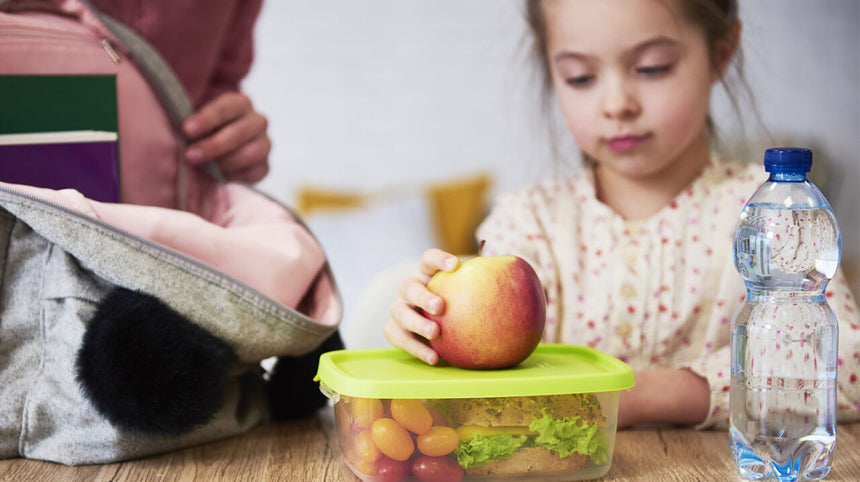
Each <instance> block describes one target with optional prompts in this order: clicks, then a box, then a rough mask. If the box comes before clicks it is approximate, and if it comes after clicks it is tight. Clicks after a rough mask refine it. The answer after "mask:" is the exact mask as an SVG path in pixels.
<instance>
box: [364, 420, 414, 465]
mask: <svg viewBox="0 0 860 482" xmlns="http://www.w3.org/2000/svg"><path fill="white" fill-rule="evenodd" d="M371 436H372V437H373V442H374V443H375V444H376V446H377V447H378V448H379V451H380V452H382V453H383V454H384V455H385V456H387V457H390V458H392V459H394V460H400V461H403V460H406V459H408V458H409V457H410V456H411V455H412V452H413V451H415V444H414V443H413V442H412V436H411V435H409V432H408V431H407V430H406V429H405V428H403V427H402V426H400V424H399V423H397V422H395V421H394V420H392V419H390V418H380V419H378V420H376V421H375V422H373V427H372V428H371Z"/></svg>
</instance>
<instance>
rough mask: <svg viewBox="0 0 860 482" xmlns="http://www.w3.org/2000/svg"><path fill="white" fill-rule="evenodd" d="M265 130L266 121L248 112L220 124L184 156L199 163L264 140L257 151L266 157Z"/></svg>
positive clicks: (260, 116) (192, 146)
mask: <svg viewBox="0 0 860 482" xmlns="http://www.w3.org/2000/svg"><path fill="white" fill-rule="evenodd" d="M266 129H268V120H267V119H266V118H265V117H263V116H262V115H260V114H258V113H256V112H250V113H247V114H246V115H243V116H242V117H239V118H236V119H232V120H230V121H228V122H227V123H225V124H222V125H221V126H220V127H219V128H218V129H217V130H215V131H214V132H213V133H211V134H209V135H207V136H206V137H203V138H201V139H198V140H197V141H195V142H194V143H193V144H191V145H190V146H188V149H187V150H186V151H185V155H186V157H187V158H188V160H189V161H190V162H192V163H200V162H204V161H208V160H213V159H216V158H218V157H220V156H223V155H225V154H228V153H230V152H233V151H238V150H239V149H241V148H242V147H243V146H245V145H246V144H249V143H252V142H254V141H257V140H262V139H265V140H266V142H265V143H264V144H265V145H264V144H261V146H260V149H258V150H260V151H261V152H263V151H264V152H265V154H266V155H268V145H267V144H268V138H267V137H266ZM262 148H265V149H262Z"/></svg>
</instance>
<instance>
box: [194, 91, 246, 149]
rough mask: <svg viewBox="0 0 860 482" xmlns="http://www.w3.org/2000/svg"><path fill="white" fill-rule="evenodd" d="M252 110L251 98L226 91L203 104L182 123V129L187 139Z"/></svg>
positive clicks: (216, 127) (203, 133) (209, 130)
mask: <svg viewBox="0 0 860 482" xmlns="http://www.w3.org/2000/svg"><path fill="white" fill-rule="evenodd" d="M253 110H254V107H253V105H252V104H251V99H250V98H248V96H246V95H244V94H241V93H238V92H227V93H225V94H222V95H220V96H218V97H216V98H215V99H213V100H212V101H211V102H209V103H208V104H206V105H204V106H203V107H201V108H200V110H198V111H197V112H195V113H194V114H192V115H190V116H188V118H187V119H185V121H184V122H183V123H182V130H183V131H184V133H185V135H186V137H188V138H189V139H196V138H198V137H200V136H203V135H206V134H209V133H212V132H214V131H216V130H218V129H220V128H221V126H223V125H224V124H227V123H229V122H232V121H234V120H235V119H238V118H240V117H242V116H244V115H246V114H247V113H249V112H252V111H253Z"/></svg>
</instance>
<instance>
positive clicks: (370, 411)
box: [350, 398, 383, 428]
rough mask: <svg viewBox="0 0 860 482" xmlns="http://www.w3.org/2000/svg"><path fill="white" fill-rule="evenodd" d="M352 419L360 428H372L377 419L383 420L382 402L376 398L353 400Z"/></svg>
mask: <svg viewBox="0 0 860 482" xmlns="http://www.w3.org/2000/svg"><path fill="white" fill-rule="evenodd" d="M350 405H351V406H352V418H353V420H355V424H356V425H357V426H358V427H359V428H370V427H371V426H372V425H373V422H374V421H375V420H376V419H379V418H382V413H383V410H382V402H381V401H380V400H379V399H376V398H353V399H352V402H351V403H350Z"/></svg>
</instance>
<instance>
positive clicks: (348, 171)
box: [245, 0, 860, 325]
mask: <svg viewBox="0 0 860 482" xmlns="http://www.w3.org/2000/svg"><path fill="white" fill-rule="evenodd" d="M742 4H743V5H742V9H741V16H742V18H743V19H744V49H745V50H746V59H747V66H746V67H747V78H748V80H749V82H750V84H751V87H752V90H753V92H754V95H755V100H756V103H757V105H758V110H759V111H760V113H761V117H762V120H763V125H765V126H767V127H768V129H769V130H770V131H771V132H772V133H773V134H774V135H775V136H776V137H777V138H779V139H790V140H791V141H792V142H794V143H795V144H799V143H803V144H806V145H810V146H813V147H815V149H816V159H818V160H821V161H824V162H822V163H821V164H824V165H826V167H827V170H826V177H823V178H821V179H822V187H823V188H824V190H825V193H826V194H827V195H828V197H829V198H830V200H831V203H832V204H833V206H834V208H835V210H836V213H837V217H838V218H839V220H840V223H841V225H842V228H843V237H844V255H843V259H844V260H845V262H846V263H854V265H855V266H856V263H857V262H858V259H860V209H858V208H860V197H858V196H860V190H858V189H857V185H858V183H860V169H858V164H860V163H858V162H857V161H858V154H857V151H858V148H860V145H858V140H860V2H858V1H857V0H827V1H826V2H823V1H819V0H755V1H744V2H742ZM520 10H521V4H520V2H519V1H512V0H504V1H498V0H464V1H460V0H411V1H408V2H403V1H395V0H361V1H354V0H323V1H318V2H298V1H289V0H269V1H268V2H266V3H265V5H264V9H263V12H262V14H261V18H260V21H259V23H258V28H257V42H258V43H257V52H258V55H257V60H256V63H255V66H254V69H253V71H252V73H251V76H250V77H249V79H248V80H247V81H246V84H245V88H246V90H247V92H248V93H249V94H250V95H251V96H252V98H253V99H254V100H255V102H256V105H257V106H258V108H259V109H260V110H261V111H263V112H264V113H266V114H267V115H268V116H269V119H270V122H271V124H270V126H271V127H270V129H271V131H270V134H271V136H272V138H273V141H274V147H273V150H272V157H271V160H272V171H271V174H270V175H269V177H268V178H267V179H266V180H265V181H264V182H263V183H262V184H261V188H262V189H263V190H264V191H266V192H268V193H270V194H272V195H273V196H275V197H277V198H279V199H281V200H284V201H287V202H293V200H294V196H295V194H296V189H297V187H299V186H302V185H308V184H311V185H321V186H327V187H334V188H342V189H355V190H362V191H367V192H375V191H379V190H386V189H387V188H389V187H391V186H401V188H404V187H405V189H406V193H407V194H406V195H401V196H400V197H399V198H398V199H399V201H397V202H388V203H382V204H380V205H378V206H376V208H375V209H372V210H369V211H363V212H361V213H357V214H355V215H352V216H350V215H329V216H320V217H311V218H309V219H308V222H309V223H310V225H311V226H312V228H313V229H314V231H315V232H316V234H317V235H318V237H320V239H321V241H322V243H323V245H324V247H325V249H326V250H327V252H328V255H329V257H330V259H331V261H332V265H333V268H334V270H335V274H336V275H337V277H338V280H339V283H340V284H341V289H342V291H343V294H344V298H345V302H346V309H347V316H346V318H345V320H344V323H345V325H348V324H349V323H350V320H351V319H352V318H353V315H354V313H353V310H354V309H355V306H356V304H357V301H358V298H359V297H360V295H361V293H362V291H363V289H364V288H365V287H366V285H367V284H368V282H369V281H370V280H371V278H372V277H373V276H374V275H375V274H376V273H377V272H379V271H380V270H382V269H384V268H386V267H388V266H391V265H393V264H396V263H399V262H403V261H415V260H417V258H418V256H419V255H420V253H421V252H422V251H423V250H424V249H426V248H428V247H430V246H432V245H433V244H434V240H433V236H432V232H431V231H430V228H429V226H427V223H426V209H427V208H426V205H425V203H424V202H423V199H422V198H421V196H420V188H421V186H422V185H423V184H422V183H424V182H427V181H438V180H445V179H449V178H452V177H456V176H460V175H465V174H470V173H474V172H477V171H488V172H491V173H492V174H493V175H494V176H495V182H496V188H497V189H502V190H507V189H511V188H513V187H515V186H517V185H520V184H522V183H524V182H526V181H528V180H531V179H534V178H535V177H537V176H540V175H547V174H550V173H551V172H552V166H553V164H552V162H551V160H550V159H549V157H550V156H549V153H548V152H549V151H548V147H547V137H546V135H545V131H544V130H543V128H542V126H541V124H540V121H539V112H538V111H537V110H536V108H535V107H534V104H535V101H536V98H537V97H536V94H535V93H534V86H533V84H532V83H531V81H530V79H531V78H532V77H531V71H530V69H529V67H528V65H527V63H526V60H525V47H524V44H523V35H524V34H525V30H524V22H523V20H522V15H521V12H520ZM715 113H716V117H717V122H718V124H719V125H720V127H721V128H722V129H723V130H724V131H726V133H727V137H729V138H731V137H732V135H731V134H732V133H733V132H736V131H738V129H739V128H738V124H737V122H736V121H735V118H736V117H735V116H734V114H732V113H731V111H730V109H728V108H727V107H726V102H725V100H724V98H723V97H722V96H721V95H719V94H717V96H716V98H715ZM745 124H746V131H745V134H746V135H747V136H749V137H752V138H754V139H760V138H761V136H762V132H761V129H760V127H761V126H759V125H758V124H756V122H754V121H749V122H746V123H745ZM753 155H754V156H755V157H760V155H761V151H760V150H756V151H754V154H753ZM410 189H411V190H412V191H413V192H414V195H410ZM855 278H856V277H855ZM856 281H858V280H856V279H855V284H854V285H855V287H858V288H855V291H856V292H860V283H857V282H856ZM394 296H395V293H393V292H392V293H391V295H390V298H391V299H393V298H394ZM387 301H390V300H387ZM387 301H386V302H385V303H387ZM386 311H387V304H385V306H383V307H382V310H380V313H381V314H380V315H379V316H380V317H384V316H385V312H386ZM383 322H384V320H380V324H381V323H383Z"/></svg>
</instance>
